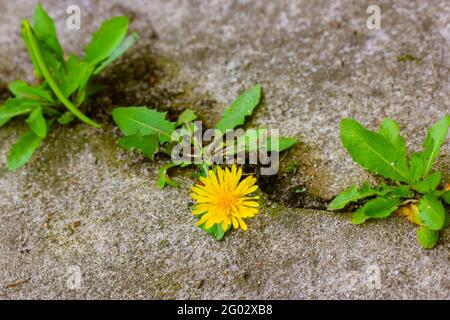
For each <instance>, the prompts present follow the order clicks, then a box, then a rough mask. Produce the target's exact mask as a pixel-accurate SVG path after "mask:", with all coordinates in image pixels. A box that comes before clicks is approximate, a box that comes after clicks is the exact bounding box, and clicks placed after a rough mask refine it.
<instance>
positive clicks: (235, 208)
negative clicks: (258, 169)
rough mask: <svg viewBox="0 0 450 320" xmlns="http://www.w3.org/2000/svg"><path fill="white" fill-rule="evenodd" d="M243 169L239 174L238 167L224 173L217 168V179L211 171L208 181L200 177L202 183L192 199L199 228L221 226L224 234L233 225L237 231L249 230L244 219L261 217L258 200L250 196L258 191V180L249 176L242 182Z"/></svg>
mask: <svg viewBox="0 0 450 320" xmlns="http://www.w3.org/2000/svg"><path fill="white" fill-rule="evenodd" d="M241 176H242V169H239V170H237V168H236V165H233V166H232V167H231V171H230V170H229V169H228V168H225V170H222V168H220V167H218V168H217V175H216V174H215V173H214V172H213V171H212V170H209V176H208V177H201V178H200V183H198V184H196V185H195V186H193V187H192V191H193V193H191V197H192V198H193V199H194V200H196V204H195V206H194V207H193V209H192V213H193V214H194V215H196V216H200V219H199V220H198V222H197V226H201V225H202V224H205V228H206V229H209V228H211V227H212V226H213V225H215V224H221V227H222V230H223V232H225V231H226V230H228V229H229V228H230V226H231V225H233V227H234V228H235V229H237V228H239V227H241V229H242V230H247V225H246V224H245V222H244V219H245V218H250V217H253V216H255V215H256V214H257V213H258V206H259V204H258V202H257V201H255V200H257V199H259V197H258V196H249V194H251V193H252V192H254V191H256V189H258V186H257V185H255V183H256V179H255V178H254V177H252V176H249V177H247V178H245V179H244V180H242V181H241V182H239V180H240V179H241Z"/></svg>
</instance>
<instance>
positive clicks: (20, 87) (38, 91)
mask: <svg viewBox="0 0 450 320" xmlns="http://www.w3.org/2000/svg"><path fill="white" fill-rule="evenodd" d="M8 88H9V90H10V91H11V92H12V93H13V94H14V95H15V96H16V97H28V98H34V99H36V98H37V99H39V98H42V99H44V100H46V101H48V102H54V101H53V98H52V94H51V92H50V91H48V90H46V89H45V88H44V86H42V85H39V86H33V87H32V86H30V85H28V84H27V83H26V82H25V81H22V80H17V81H14V82H11V83H10V84H9V85H8Z"/></svg>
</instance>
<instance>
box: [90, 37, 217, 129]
mask: <svg viewBox="0 0 450 320" xmlns="http://www.w3.org/2000/svg"><path fill="white" fill-rule="evenodd" d="M96 83H98V84H99V85H101V86H103V87H104V89H103V90H102V91H100V92H99V93H98V94H97V95H96V96H94V97H93V98H92V99H91V100H90V101H88V103H87V105H86V109H85V111H86V112H87V113H88V114H90V115H93V116H94V117H95V118H96V119H97V120H99V121H102V122H104V123H107V122H111V121H112V120H111V112H112V109H114V108H115V107H122V106H123V107H127V106H147V107H149V108H154V109H157V110H159V111H166V112H167V114H168V118H169V119H170V120H175V119H176V118H177V117H178V115H179V114H180V113H181V112H182V111H183V110H184V109H186V108H190V109H193V110H195V111H196V112H197V114H198V115H199V116H200V118H201V120H203V121H204V122H205V124H206V125H211V124H212V123H209V121H210V119H216V118H218V116H219V114H216V113H217V111H215V110H220V109H221V108H216V107H215V106H216V104H217V102H216V101H215V100H214V99H213V98H211V97H210V96H209V95H208V94H206V93H204V92H201V90H200V89H199V88H198V86H197V85H195V84H192V83H190V82H189V81H187V80H186V78H185V77H184V76H183V73H182V72H181V71H180V69H179V67H178V65H177V64H176V63H175V62H174V61H173V60H171V59H170V58H169V57H166V56H163V55H162V54H160V53H158V52H156V51H155V49H153V48H152V47H150V46H145V47H140V48H137V49H135V50H131V51H130V52H128V53H127V55H126V56H124V57H123V58H122V60H121V61H120V62H119V63H116V64H114V65H113V66H111V67H110V68H108V69H106V70H105V71H104V73H103V74H102V75H101V76H100V77H99V78H98V79H97V80H96Z"/></svg>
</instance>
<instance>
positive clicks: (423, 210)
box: [419, 193, 445, 230]
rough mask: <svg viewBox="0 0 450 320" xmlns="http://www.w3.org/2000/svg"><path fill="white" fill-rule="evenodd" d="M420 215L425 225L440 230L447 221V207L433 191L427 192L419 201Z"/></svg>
mask: <svg viewBox="0 0 450 320" xmlns="http://www.w3.org/2000/svg"><path fill="white" fill-rule="evenodd" d="M419 211H420V213H419V217H420V219H421V220H422V221H423V225H424V226H426V227H428V228H429V229H431V230H440V229H442V227H443V226H444V222H445V209H444V206H443V205H442V203H441V201H439V199H438V198H437V197H436V196H435V195H434V194H432V193H427V194H425V195H424V196H423V197H422V199H420V202H419Z"/></svg>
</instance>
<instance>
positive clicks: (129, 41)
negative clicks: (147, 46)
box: [94, 32, 139, 75]
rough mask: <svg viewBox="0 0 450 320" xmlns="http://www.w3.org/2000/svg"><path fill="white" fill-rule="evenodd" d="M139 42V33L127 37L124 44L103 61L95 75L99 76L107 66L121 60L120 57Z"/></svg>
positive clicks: (96, 69)
mask: <svg viewBox="0 0 450 320" xmlns="http://www.w3.org/2000/svg"><path fill="white" fill-rule="evenodd" d="M137 40H139V34H138V33H137V32H133V33H131V34H130V35H128V36H126V37H125V39H123V41H122V43H121V44H120V45H119V46H118V47H117V48H116V49H115V50H114V51H113V52H112V53H111V54H110V55H109V57H108V58H106V59H105V60H103V61H102V62H101V63H100V64H99V65H98V67H97V68H95V71H94V75H97V74H99V73H100V72H102V71H103V70H104V69H105V68H106V67H107V66H109V65H110V64H111V63H113V62H114V61H116V60H117V59H118V58H120V56H121V55H123V54H124V53H125V52H126V51H127V50H128V49H130V48H131V46H132V45H133V44H134V43H135V42H136V41H137Z"/></svg>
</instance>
